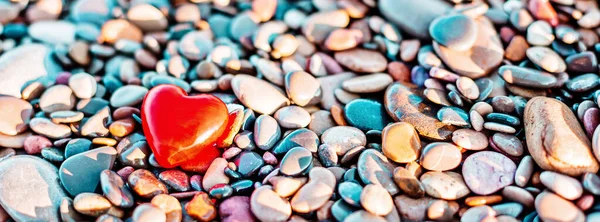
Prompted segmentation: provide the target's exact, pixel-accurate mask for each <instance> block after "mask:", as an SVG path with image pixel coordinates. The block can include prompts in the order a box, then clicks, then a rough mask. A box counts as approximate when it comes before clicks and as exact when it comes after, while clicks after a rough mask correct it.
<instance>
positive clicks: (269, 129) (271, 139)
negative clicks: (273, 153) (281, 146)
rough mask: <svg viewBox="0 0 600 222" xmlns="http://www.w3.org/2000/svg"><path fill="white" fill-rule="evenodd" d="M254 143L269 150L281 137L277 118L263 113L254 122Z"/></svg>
mask: <svg viewBox="0 0 600 222" xmlns="http://www.w3.org/2000/svg"><path fill="white" fill-rule="evenodd" d="M253 135H254V143H256V145H257V146H258V148H260V149H263V150H268V149H270V148H271V147H273V146H274V145H275V143H276V142H277V141H278V140H279V138H280V137H281V129H280V127H279V124H277V120H275V119H274V118H273V117H271V116H269V115H261V116H259V117H258V118H256V121H255V122H254V134H253Z"/></svg>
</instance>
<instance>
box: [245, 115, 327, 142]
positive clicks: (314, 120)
mask: <svg viewBox="0 0 600 222" xmlns="http://www.w3.org/2000/svg"><path fill="white" fill-rule="evenodd" d="M310 118H311V121H310V123H309V124H308V129H310V130H311V131H313V132H315V133H316V134H317V136H321V135H323V133H324V132H325V131H327V130H328V129H329V128H331V127H334V126H336V125H337V124H336V123H335V120H334V119H333V117H332V115H331V112H329V111H326V110H319V111H316V112H313V113H311V115H310ZM255 132H256V130H255Z"/></svg>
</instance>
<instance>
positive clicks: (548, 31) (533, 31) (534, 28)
mask: <svg viewBox="0 0 600 222" xmlns="http://www.w3.org/2000/svg"><path fill="white" fill-rule="evenodd" d="M552 41H554V34H553V33H552V26H550V24H548V22H546V21H542V20H538V21H535V22H533V23H531V25H529V27H528V28H527V42H528V43H529V44H531V45H535V46H548V45H550V44H551V43H552Z"/></svg>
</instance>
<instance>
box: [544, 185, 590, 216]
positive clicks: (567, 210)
mask: <svg viewBox="0 0 600 222" xmlns="http://www.w3.org/2000/svg"><path fill="white" fill-rule="evenodd" d="M535 210H536V212H537V213H538V216H539V217H540V219H542V220H544V221H552V220H557V221H558V220H564V221H584V220H585V215H584V214H583V212H582V211H581V210H580V209H579V208H577V206H575V204H573V203H571V202H570V201H567V200H565V199H562V198H561V197H560V196H558V195H556V194H553V193H551V192H548V191H544V192H542V193H540V194H539V195H537V197H536V198H535Z"/></svg>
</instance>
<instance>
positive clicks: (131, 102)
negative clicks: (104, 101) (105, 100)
mask: <svg viewBox="0 0 600 222" xmlns="http://www.w3.org/2000/svg"><path fill="white" fill-rule="evenodd" d="M146 93H148V89H146V88H144V87H142V86H136V85H127V86H123V87H121V88H118V89H117V90H116V91H115V92H114V93H113V94H112V96H111V97H110V105H111V106H113V107H124V106H135V105H138V104H140V103H141V102H142V100H143V99H144V96H146Z"/></svg>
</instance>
